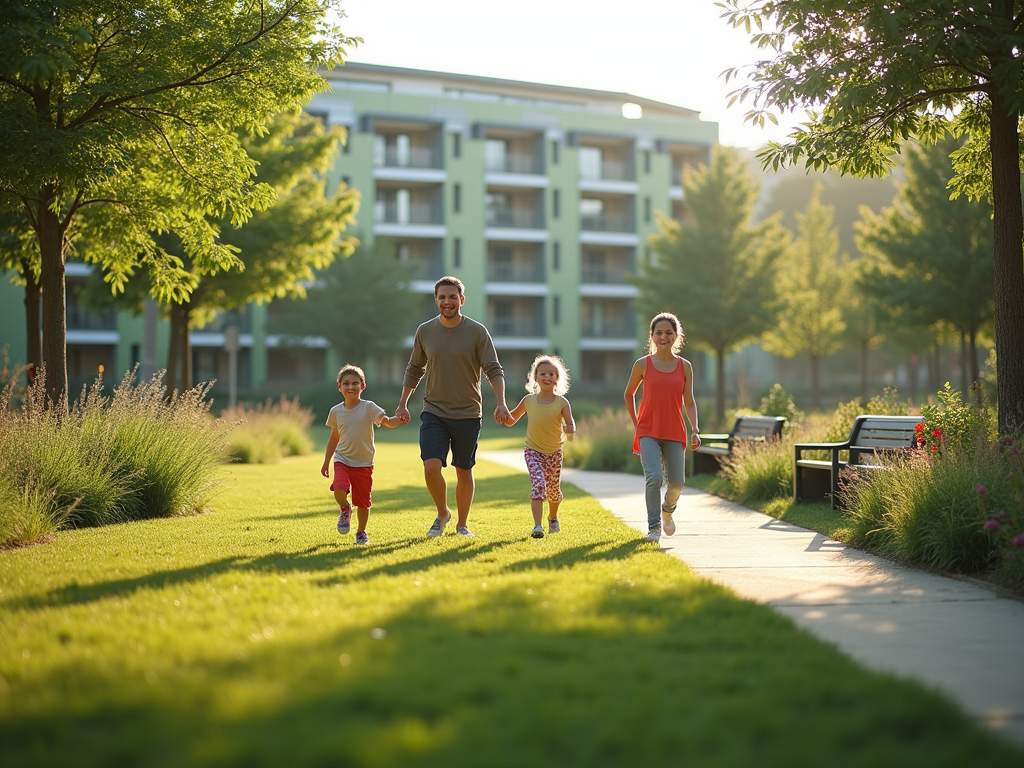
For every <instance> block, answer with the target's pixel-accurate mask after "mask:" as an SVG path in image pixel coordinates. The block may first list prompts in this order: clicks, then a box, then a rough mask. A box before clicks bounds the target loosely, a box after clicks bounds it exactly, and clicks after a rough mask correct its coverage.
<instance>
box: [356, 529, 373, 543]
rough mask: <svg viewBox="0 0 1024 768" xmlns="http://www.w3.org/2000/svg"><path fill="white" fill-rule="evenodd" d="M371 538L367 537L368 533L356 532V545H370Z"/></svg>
mask: <svg viewBox="0 0 1024 768" xmlns="http://www.w3.org/2000/svg"><path fill="white" fill-rule="evenodd" d="M369 543H370V537H369V536H367V535H366V531H357V532H356V544H369Z"/></svg>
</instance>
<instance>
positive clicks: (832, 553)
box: [478, 451, 1024, 744]
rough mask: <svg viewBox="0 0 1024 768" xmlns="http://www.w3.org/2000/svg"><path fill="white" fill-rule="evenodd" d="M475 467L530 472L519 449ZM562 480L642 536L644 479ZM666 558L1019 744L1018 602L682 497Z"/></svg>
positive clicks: (1023, 623)
mask: <svg viewBox="0 0 1024 768" xmlns="http://www.w3.org/2000/svg"><path fill="white" fill-rule="evenodd" d="M478 455H479V457H480V458H482V459H485V460H488V461H494V462H497V463H500V464H503V465H505V466H509V467H513V468H515V469H518V470H521V471H523V472H525V471H526V465H525V463H524V462H523V454H522V452H521V451H481V452H480V453H479V454H478ZM562 477H563V481H564V482H567V483H572V484H573V485H575V486H577V487H578V488H580V489H581V490H583V491H585V492H586V493H588V494H590V495H591V496H593V497H594V498H595V499H597V500H598V501H599V502H600V503H601V504H602V506H604V507H605V508H606V509H608V510H609V511H610V512H611V513H612V514H613V515H615V516H616V517H618V518H619V519H620V520H622V521H623V522H625V523H626V524H627V525H630V526H631V527H633V528H635V529H636V530H637V531H639V532H640V533H644V534H645V533H647V511H646V506H645V503H644V481H643V478H642V477H641V476H639V475H630V474H621V473H616V472H584V471H580V470H575V469H569V468H566V469H564V470H563V474H562ZM675 520H676V526H677V530H676V534H675V536H672V537H667V536H663V537H662V539H661V545H662V549H663V550H664V551H665V553H666V554H668V555H670V556H673V557H678V558H679V559H681V560H683V561H684V562H686V563H687V564H688V565H689V566H690V568H692V569H693V570H694V571H695V572H696V573H697V574H699V575H700V576H703V577H705V578H707V579H710V580H712V581H714V582H717V583H719V584H722V585H724V586H726V587H729V588H730V589H732V590H733V591H734V592H735V593H736V594H737V595H739V596H740V597H743V598H745V599H748V600H752V601H755V602H758V603H763V604H765V605H769V606H771V607H772V608H773V609H775V610H776V611H778V612H779V613H781V614H783V615H785V616H788V617H789V618H791V619H792V620H793V621H794V622H795V623H796V624H797V625H798V626H800V627H803V628H804V629H806V630H808V631H810V632H811V633H813V634H814V635H816V636H817V637H819V638H821V639H823V640H825V641H827V642H830V643H833V644H834V645H836V646H837V647H838V648H840V649H841V650H842V651H844V652H845V653H846V654H847V655H849V656H850V657H851V658H853V659H855V660H857V661H858V662H860V663H862V664H863V665H864V666H866V667H868V668H871V669H876V670H880V671H884V672H892V673H895V674H897V675H900V676H903V677H909V678H914V679H916V680H918V681H920V682H923V683H924V684H925V685H928V686H930V687H933V688H935V689H937V690H939V691H941V692H943V693H945V694H946V695H948V696H950V697H951V698H952V699H953V700H955V701H956V702H958V703H959V705H960V706H961V707H962V708H963V709H964V711H966V712H967V713H968V714H970V715H971V716H973V717H975V718H976V719H978V720H979V721H980V722H982V723H984V724H985V725H986V726H988V727H989V728H991V729H992V730H994V731H996V732H998V733H1000V734H1002V735H1004V736H1006V737H1007V738H1009V739H1011V740H1013V741H1016V742H1017V743H1018V744H1024V664H1021V662H1020V660H1021V652H1022V650H1024V639H1022V638H1024V602H1022V601H1019V600H1014V599H1007V598H1004V597H1001V596H1000V595H999V594H997V593H996V592H995V591H993V590H991V589H989V588H987V587H986V586H984V585H981V584H976V583H969V582H966V581H961V580H958V579H952V578H948V577H944V576H938V575H936V574H932V573H926V572H923V571H919V570H916V569H914V568H907V567H905V566H901V565H898V564H896V563H893V562H890V561H888V560H885V559H883V558H880V557H877V556H875V555H871V554H869V553H867V552H863V551H861V550H856V549H852V548H850V547H847V546H845V545H844V544H842V543H840V542H837V541H832V540H830V539H829V538H828V537H826V536H824V535H822V534H820V533H817V532H815V531H810V530H807V529H805V528H800V527H799V526H796V525H792V524H791V523H786V522H783V521H779V520H776V519H774V518H772V517H770V516H768V515H764V514H761V513H760V512H756V511H754V510H751V509H748V508H746V507H743V506H740V505H739V504H733V503H731V502H729V501H726V500H724V499H720V498H718V497H716V496H712V495H711V494H708V493H704V492H703V491H697V490H692V489H689V488H687V489H685V490H684V491H683V495H682V496H681V497H680V500H679V505H678V507H677V508H676V513H675Z"/></svg>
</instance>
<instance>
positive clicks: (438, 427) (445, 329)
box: [395, 275, 509, 536]
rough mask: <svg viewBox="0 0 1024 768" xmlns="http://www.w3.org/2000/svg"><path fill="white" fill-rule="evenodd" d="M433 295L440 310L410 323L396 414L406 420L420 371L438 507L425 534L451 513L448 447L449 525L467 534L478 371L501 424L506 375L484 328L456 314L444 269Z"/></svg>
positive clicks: (456, 299)
mask: <svg viewBox="0 0 1024 768" xmlns="http://www.w3.org/2000/svg"><path fill="white" fill-rule="evenodd" d="M434 302H435V303H436V304H437V309H438V311H439V312H440V314H439V315H438V316H437V317H435V318H434V319H433V320H428V321H427V322H425V323H423V324H422V325H421V326H420V327H419V328H417V329H416V337H415V340H414V341H413V345H412V354H411V355H410V357H409V366H408V368H406V372H405V381H404V383H403V387H402V397H401V399H400V400H399V402H398V409H397V410H396V411H395V415H396V416H397V417H398V418H399V419H400V420H401V422H402V423H403V424H405V423H408V421H409V408H408V403H409V395H411V394H412V393H413V391H414V390H415V389H416V387H417V385H418V384H419V383H420V379H422V378H423V374H424V371H426V375H427V389H426V392H425V393H424V395H423V412H422V413H421V414H420V458H421V459H422V460H423V475H424V478H425V480H426V484H427V490H428V491H430V496H431V498H433V500H434V505H435V506H436V507H437V518H436V519H435V520H434V524H433V525H432V526H430V530H429V531H427V536H440V535H441V534H442V533H444V528H445V526H446V525H447V524H448V521H449V520H451V517H452V513H451V510H450V509H449V508H448V487H447V485H446V484H445V480H444V475H443V474H442V472H441V470H442V468H443V467H444V466H446V464H447V459H448V452H449V450H450V451H451V454H452V464H453V465H454V466H455V476H456V485H455V504H456V509H457V510H458V514H459V519H458V523H457V524H456V527H455V530H456V532H458V533H459V534H461V535H462V536H472V535H473V534H472V533H470V531H469V528H468V527H467V523H468V521H469V508H470V506H472V504H473V493H474V492H475V490H476V484H475V481H474V479H473V465H474V464H476V449H477V445H478V443H479V442H480V422H481V418H482V416H483V400H482V398H481V395H480V373H481V372H483V374H484V375H485V376H486V377H487V380H488V381H489V382H490V384H491V387H492V389H494V394H495V396H496V397H497V399H498V406H497V408H495V409H494V420H495V421H496V422H498V423H499V424H505V423H506V422H507V421H508V418H509V413H508V407H507V406H506V405H505V375H504V373H503V372H502V370H501V364H500V363H499V362H498V354H497V353H496V352H495V351H494V342H493V341H491V335H490V334H489V333H488V332H487V329H486V328H485V327H484V326H483V325H481V324H480V323H478V322H476V321H475V320H473V319H472V318H469V317H466V316H465V315H463V314H462V305H463V304H464V303H465V302H466V291H465V287H464V286H463V285H462V281H461V280H459V279H458V278H457V277H451V276H450V275H449V276H446V277H442V278H441V279H440V280H438V281H437V282H436V283H435V284H434Z"/></svg>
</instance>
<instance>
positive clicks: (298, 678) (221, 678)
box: [0, 553, 1021, 768]
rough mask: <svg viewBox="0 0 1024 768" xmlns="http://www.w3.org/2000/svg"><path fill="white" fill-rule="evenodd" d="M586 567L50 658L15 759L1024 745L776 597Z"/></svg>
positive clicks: (978, 750) (25, 711)
mask: <svg viewBox="0 0 1024 768" xmlns="http://www.w3.org/2000/svg"><path fill="white" fill-rule="evenodd" d="M651 556H652V557H653V556H655V555H653V553H652V555H651ZM581 575H582V576H583V577H584V579H585V584H586V587H585V589H583V590H566V591H562V589H561V587H562V586H563V584H564V582H563V581H561V580H560V579H559V578H557V576H556V575H555V574H549V575H548V577H547V579H546V581H544V582H543V583H538V582H537V580H534V581H531V582H529V583H530V584H532V585H533V587H532V588H531V589H527V588H526V584H525V583H524V584H523V585H517V584H515V585H510V586H508V587H507V588H505V589H502V590H496V591H494V592H493V593H487V592H485V591H480V592H478V593H476V594H475V595H474V598H473V600H472V602H471V603H470V604H466V605H460V606H458V608H457V609H456V608H453V607H452V606H451V605H450V604H449V602H448V600H447V598H446V596H445V595H442V594H437V593H434V594H430V595H427V596H425V597H423V598H422V599H419V600H415V601H410V603H409V604H408V605H407V606H406V607H405V608H404V609H403V610H401V611H400V612H397V613H395V614H393V615H391V616H390V617H388V618H387V619H386V620H385V622H384V624H383V625H382V627H381V629H383V630H384V632H383V633H382V632H381V631H380V630H377V631H376V632H375V633H373V634H371V626H369V625H359V626H351V627H348V628H346V629H344V630H342V631H335V632H329V633H321V634H319V635H317V634H316V633H312V636H310V635H309V634H306V633H302V634H299V633H294V634H292V635H290V636H285V635H280V636H275V638H274V639H273V640H270V641H267V640H263V639H262V638H261V639H260V642H258V643H251V644H248V645H243V646H238V645H237V644H236V645H234V646H228V647H226V648H224V649H223V651H222V652H221V654H220V655H218V652H217V649H216V648H211V649H209V650H208V655H207V656H206V657H204V658H201V659H197V660H194V661H192V662H186V661H178V662H176V663H173V664H169V665H165V666H162V667H159V668H158V669H157V670H156V671H149V672H143V671H142V670H140V669H136V668H134V667H133V666H132V664H131V663H130V662H126V663H125V665H124V666H119V665H118V666H114V667H108V668H107V669H106V670H105V672H100V671H99V670H97V669H96V668H93V667H90V666H89V665H71V664H69V665H67V666H63V667H59V668H54V669H52V670H51V671H49V672H47V673H43V674H42V675H41V680H40V681H39V683H38V684H39V685H40V686H41V687H42V688H43V689H48V690H51V691H55V690H59V691H60V693H59V694H57V693H54V694H51V695H49V696H44V697H42V698H39V697H33V703H32V705H31V706H17V707H5V711H4V717H3V718H0V758H2V762H3V764H4V766H5V768H21V767H22V766H30V765H31V766H38V765H75V766H80V767H81V768H88V767H89V766H104V767H105V766H109V765H114V764H117V765H133V766H143V767H146V766H165V765H188V766H198V767H199V768H202V767H204V766H221V765H231V766H247V768H259V767H261V766H280V765H310V766H320V765H323V766H327V765H344V766H380V767H384V768H387V767H390V766H456V767H462V766H466V767H469V766H540V767H543V766H558V768H565V767H566V766H587V767H588V768H589V767H590V766H595V765H597V766H629V767H630V768H633V767H634V766H679V765H688V764H694V765H710V766H758V767H759V768H776V767H778V768H800V767H801V766H819V765H826V764H827V765H830V766H837V767H838V768H845V767H846V766H851V767H852V766H863V765H899V766H901V767H902V766H907V767H910V768H916V767H917V766H921V767H922V768H924V766H927V767H928V768H945V767H949V768H952V767H953V766H957V767H959V766H963V765H984V766H993V767H994V768H1001V767H1002V766H1007V768H1009V767H1010V766H1014V768H1016V766H1019V765H1020V759H1021V754H1020V752H1018V751H1015V750H1013V749H1012V748H1010V747H1008V746H1007V745H1005V744H1002V743H1000V742H999V741H997V740H996V739H994V738H992V737H991V736H988V735H987V734H985V733H983V732H982V731H981V729H980V728H979V727H978V726H977V725H975V724H974V723H972V722H970V721H969V720H968V719H967V718H966V717H964V716H963V715H962V714H960V713H959V712H958V711H957V710H956V708H955V707H954V706H952V705H951V704H950V703H949V702H948V701H946V700H945V699H943V698H941V697H940V696H938V695H937V694H935V693H932V692H930V691H927V690H925V689H924V688H922V687H920V686H918V685H916V684H913V683H909V682H899V681H896V680H894V679H892V678H890V677H887V676H884V675H880V674H874V673H869V672H866V671H864V670H862V669H860V668H859V667H857V666H856V665H855V664H854V663H853V662H852V661H850V660H849V659H848V658H846V657H845V656H843V655H841V654H840V653H838V652H837V651H836V650H835V649H833V648H831V647H829V646H827V645H823V644H821V643H818V642H816V641H814V640H813V639H811V638H810V637H809V636H807V635H805V634H803V633H800V632H797V631H796V630H794V629H793V627H792V625H791V624H790V623H789V622H788V621H787V620H785V619H783V618H781V617H779V616H777V615H775V614H774V613H772V612H771V611H770V610H769V609H767V608H765V607H763V606H757V605H753V604H748V603H743V602H741V601H738V600H736V599H735V598H733V597H731V596H730V595H729V594H728V593H727V592H725V591H724V590H722V589H719V588H717V587H715V586H713V585H711V584H709V583H707V582H701V581H698V580H686V579H683V580H680V579H672V580H670V581H669V583H667V584H666V583H663V582H662V581H661V580H660V579H659V578H658V577H659V576H660V574H658V573H657V572H655V570H654V569H650V571H648V572H644V573H637V572H633V571H630V572H629V573H626V574H619V573H614V574H613V573H611V572H610V571H609V570H608V569H606V568H602V567H600V566H596V567H592V568H588V569H585V571H584V572H583V573H582V574H581ZM623 577H628V579H630V580H629V581H626V582H624V581H623ZM632 579H635V580H636V583H633V581H632ZM385 633H386V634H385ZM374 637H376V638H379V639H374ZM766 649H770V652H767V651H766Z"/></svg>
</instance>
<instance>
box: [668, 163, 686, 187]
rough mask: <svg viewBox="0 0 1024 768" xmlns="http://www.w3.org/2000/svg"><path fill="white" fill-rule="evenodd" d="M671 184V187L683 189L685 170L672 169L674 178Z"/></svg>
mask: <svg viewBox="0 0 1024 768" xmlns="http://www.w3.org/2000/svg"><path fill="white" fill-rule="evenodd" d="M670 182H671V186H673V187H681V186H683V169H682V168H673V169H672V178H671V179H670Z"/></svg>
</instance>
